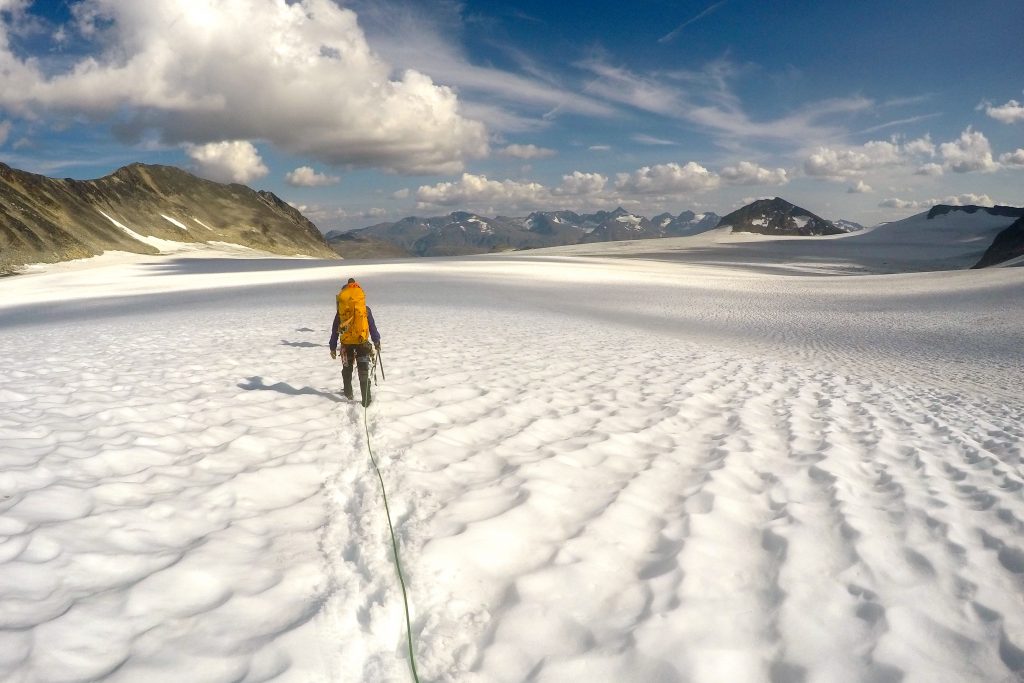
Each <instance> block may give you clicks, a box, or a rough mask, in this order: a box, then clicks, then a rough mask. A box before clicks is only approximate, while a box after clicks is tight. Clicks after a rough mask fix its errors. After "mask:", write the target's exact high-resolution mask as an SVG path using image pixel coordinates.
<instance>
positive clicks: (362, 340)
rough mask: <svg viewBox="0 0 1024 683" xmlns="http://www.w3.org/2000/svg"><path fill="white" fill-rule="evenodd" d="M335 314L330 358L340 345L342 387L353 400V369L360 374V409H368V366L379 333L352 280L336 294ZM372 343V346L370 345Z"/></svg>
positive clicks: (356, 283) (378, 347)
mask: <svg viewBox="0 0 1024 683" xmlns="http://www.w3.org/2000/svg"><path fill="white" fill-rule="evenodd" d="M336 299H337V310H336V311H335V313H334V322H332V323H331V341H330V347H331V358H337V354H338V350H339V349H338V342H339V341H340V342H341V349H340V351H341V362H342V368H341V379H342V381H343V382H344V383H345V387H344V391H345V396H346V397H347V398H349V399H352V398H355V396H353V392H352V366H353V365H356V366H357V367H358V370H359V392H360V398H361V400H362V404H363V406H368V405H370V401H371V397H370V364H371V363H372V362H373V351H374V348H376V350H377V351H380V333H379V332H377V325H376V323H374V321H373V312H372V311H371V310H370V307H369V306H367V305H366V294H365V293H364V292H363V288H362V287H360V286H359V283H358V282H356V281H355V279H354V278H349V279H348V282H347V283H345V286H344V287H342V288H341V291H340V292H338V296H337V297H336ZM371 341H372V345H371Z"/></svg>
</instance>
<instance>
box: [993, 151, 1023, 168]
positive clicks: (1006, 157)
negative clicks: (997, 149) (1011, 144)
mask: <svg viewBox="0 0 1024 683" xmlns="http://www.w3.org/2000/svg"><path fill="white" fill-rule="evenodd" d="M999 163H1001V164H1003V165H1004V166H1024V149H1019V148H1018V149H1016V150H1015V151H1013V152H1007V153H1005V154H1000V155H999Z"/></svg>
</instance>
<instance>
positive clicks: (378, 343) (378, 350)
mask: <svg viewBox="0 0 1024 683" xmlns="http://www.w3.org/2000/svg"><path fill="white" fill-rule="evenodd" d="M373 348H375V349H377V353H380V342H379V341H377V342H373Z"/></svg>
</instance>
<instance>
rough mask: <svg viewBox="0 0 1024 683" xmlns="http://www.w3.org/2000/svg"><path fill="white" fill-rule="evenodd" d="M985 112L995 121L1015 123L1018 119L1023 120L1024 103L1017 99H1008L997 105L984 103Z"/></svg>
mask: <svg viewBox="0 0 1024 683" xmlns="http://www.w3.org/2000/svg"><path fill="white" fill-rule="evenodd" d="M985 113H986V114H988V115H989V116H991V117H992V118H994V119H995V120H996V121H1002V122H1003V123H1017V122H1018V121H1024V105H1022V104H1021V103H1020V102H1018V101H1017V100H1010V101H1009V102H1007V103H1006V104H1002V105H1000V106H998V107H993V106H992V105H991V104H986V105H985Z"/></svg>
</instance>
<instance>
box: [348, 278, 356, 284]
mask: <svg viewBox="0 0 1024 683" xmlns="http://www.w3.org/2000/svg"><path fill="white" fill-rule="evenodd" d="M355 281H356V279H355V278H354V277H350V278H349V279H348V282H349V284H352V283H353V282H355Z"/></svg>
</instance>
